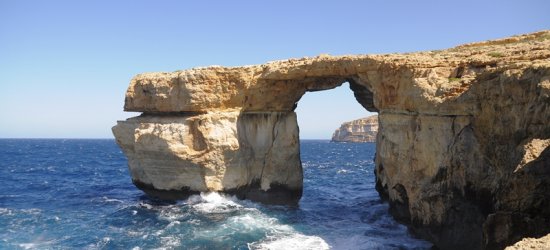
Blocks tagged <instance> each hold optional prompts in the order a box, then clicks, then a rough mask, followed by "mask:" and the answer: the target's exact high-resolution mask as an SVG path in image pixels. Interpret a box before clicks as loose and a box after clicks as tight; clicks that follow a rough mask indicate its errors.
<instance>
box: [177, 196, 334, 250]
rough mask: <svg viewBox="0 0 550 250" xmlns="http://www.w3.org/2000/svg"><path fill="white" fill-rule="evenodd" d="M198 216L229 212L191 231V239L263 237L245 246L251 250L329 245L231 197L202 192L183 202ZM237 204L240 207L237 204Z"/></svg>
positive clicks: (327, 246) (321, 247)
mask: <svg viewBox="0 0 550 250" xmlns="http://www.w3.org/2000/svg"><path fill="white" fill-rule="evenodd" d="M187 202H188V203H189V204H190V205H191V207H192V208H193V209H194V210H196V211H197V212H199V213H202V214H219V213H233V212H236V214H234V215H231V216H229V217H227V218H226V219H225V220H224V221H223V222H220V223H221V224H220V225H218V226H216V227H214V228H205V229H202V230H201V229H198V228H197V229H198V230H195V231H194V238H203V239H216V238H219V239H221V238H224V236H230V235H234V234H260V235H265V237H264V238H263V239H261V240H260V241H258V242H254V243H249V244H248V247H249V248H251V249H306V250H307V249H315V250H317V249H329V248H330V247H329V245H328V244H327V243H326V242H325V241H324V240H323V239H322V238H320V237H318V236H308V235H304V234H301V233H299V232H297V231H296V230H295V229H294V228H293V227H292V226H290V225H286V224H283V223H281V222H280V221H279V220H278V219H277V218H273V217H270V216H268V215H266V214H265V213H263V212H262V211H260V210H259V209H258V208H257V207H255V205H254V204H252V203H249V202H246V201H238V200H237V199H236V198H235V197H231V196H225V195H221V194H218V193H203V194H201V195H200V196H198V195H197V196H195V197H191V198H190V199H189V200H188V201H187ZM240 203H241V204H240Z"/></svg>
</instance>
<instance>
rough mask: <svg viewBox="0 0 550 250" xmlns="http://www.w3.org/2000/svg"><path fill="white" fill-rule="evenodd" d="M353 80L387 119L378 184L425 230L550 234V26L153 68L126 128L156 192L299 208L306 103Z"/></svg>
mask: <svg viewBox="0 0 550 250" xmlns="http://www.w3.org/2000/svg"><path fill="white" fill-rule="evenodd" d="M344 82H349V83H350V88H351V89H352V91H353V92H354V95H355V97H356V99H357V101H358V102H359V103H360V104H361V105H363V107H365V108H366V109H367V110H369V111H371V112H379V131H378V135H377V141H376V147H377V153H376V161H375V164H376V183H377V190H378V191H379V192H380V194H381V196H382V197H384V198H386V199H387V200H388V201H389V203H390V212H391V213H392V214H393V215H394V216H395V217H396V218H397V219H398V220H400V221H401V222H403V223H407V224H408V225H410V228H411V229H412V230H413V231H414V232H415V233H417V234H418V235H420V236H422V237H424V238H426V239H429V240H431V241H432V242H434V244H436V245H437V246H438V247H440V248H443V249H481V248H487V249H495V248H496V249H501V248H503V247H504V246H506V245H508V244H511V243H514V242H515V241H518V240H520V239H521V238H522V237H524V236H531V237H539V236H542V235H544V234H546V233H549V232H550V226H549V225H550V192H549V191H550V167H549V166H550V146H549V144H550V32H549V31H542V32H537V33H533V34H528V35H522V36H515V37H510V38H506V39H500V40H494V41H487V42H480V43H472V44H466V45H462V46H458V47H455V48H451V49H448V50H441V51H426V52H418V53H408V54H388V55H360V56H327V55H323V56H319V57H314V58H302V59H290V60H285V61H277V62H270V63H266V64H262V65H253V66H243V67H230V68H228V67H220V66H211V67H206V68H195V69H189V70H183V71H176V72H165V73H145V74H140V75H137V76H136V77H135V78H134V79H133V80H132V81H131V83H130V86H129V88H128V91H127V93H126V100H125V106H124V107H125V110H127V111H140V112H143V114H142V115H141V116H140V117H136V118H131V119H128V120H127V121H121V122H119V123H118V125H117V126H115V127H114V128H113V132H114V134H115V137H116V139H117V142H118V143H119V145H120V146H121V147H122V149H123V150H124V152H125V153H126V155H127V156H128V159H129V168H130V172H131V174H132V178H133V180H134V182H135V183H136V184H137V185H138V187H140V188H142V189H144V190H145V191H146V192H148V193H150V194H153V195H167V194H187V193H192V192H198V191H206V190H217V191H225V192H230V193H231V192H232V193H236V194H238V195H239V196H240V197H242V198H250V199H260V200H261V199H264V200H267V201H274V200H278V201H279V198H281V199H280V200H285V199H290V200H294V201H296V200H297V199H299V197H300V195H301V190H302V169H301V163H300V157H299V145H298V144H299V140H298V126H297V123H296V115H295V114H294V112H293V110H294V107H295V105H296V103H297V102H298V101H299V100H300V98H301V97H302V96H303V95H304V93H305V92H307V91H318V90H326V89H331V88H334V87H337V86H340V85H341V84H342V83H344ZM275 198H277V199H275ZM366 209H367V208H366Z"/></svg>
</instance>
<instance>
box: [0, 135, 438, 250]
mask: <svg viewBox="0 0 550 250" xmlns="http://www.w3.org/2000/svg"><path fill="white" fill-rule="evenodd" d="M374 154H375V144H373V143H331V142H330V141H327V140H303V141H301V157H302V164H303V168H304V192H303V197H302V199H301V201H300V203H299V206H298V207H287V206H272V205H263V204H260V203H255V202H251V201H247V200H239V199H237V198H236V197H233V196H227V195H224V194H220V193H201V194H200V195H193V196H191V197H189V198H188V199H186V200H181V201H176V202H173V201H172V202H170V201H160V200H154V199H151V198H149V197H147V196H146V195H145V194H144V193H143V192H142V191H140V190H139V189H137V188H136V187H135V186H134V185H133V184H132V182H131V178H130V175H129V172H128V168H127V160H126V157H125V156H124V154H123V153H122V151H121V150H120V148H119V147H118V146H117V145H116V143H115V141H114V140H112V139H0V249H134V250H136V249H285V250H286V249H429V248H430V247H431V244H430V243H428V242H426V241H423V240H420V239H416V238H414V237H413V236H412V235H411V234H409V232H408V231H407V228H406V227H405V226H403V225H401V224H399V223H397V222H396V221H395V220H394V219H393V218H392V217H391V216H390V215H389V214H388V204H387V203H385V202H383V201H382V200H381V199H380V197H379V196H378V193H377V192H376V190H375V189H374V185H375V183H374V172H373V171H374V162H373V158H374Z"/></svg>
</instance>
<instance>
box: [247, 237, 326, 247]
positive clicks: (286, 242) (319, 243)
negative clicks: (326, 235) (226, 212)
mask: <svg viewBox="0 0 550 250" xmlns="http://www.w3.org/2000/svg"><path fill="white" fill-rule="evenodd" d="M248 247H249V248H250V249H258V250H260V249H261V250H277V249H285V250H292V249H296V250H298V249H299V250H324V249H330V246H329V245H328V244H327V243H326V242H325V241H324V240H323V239H322V238H320V237H317V236H307V235H303V234H300V233H295V234H292V235H286V236H282V237H268V238H267V239H266V240H263V241H260V242H254V243H251V244H248Z"/></svg>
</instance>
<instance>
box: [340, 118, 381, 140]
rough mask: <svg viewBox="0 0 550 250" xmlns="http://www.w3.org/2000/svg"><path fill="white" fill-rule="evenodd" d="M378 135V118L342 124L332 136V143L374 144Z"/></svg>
mask: <svg viewBox="0 0 550 250" xmlns="http://www.w3.org/2000/svg"><path fill="white" fill-rule="evenodd" d="M377 133H378V116H377V115H372V116H369V117H365V118H361V119H357V120H353V121H350V122H344V123H343V124H342V125H341V126H340V128H337V129H336V131H334V133H333V134H332V141H333V142H376V134H377Z"/></svg>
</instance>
